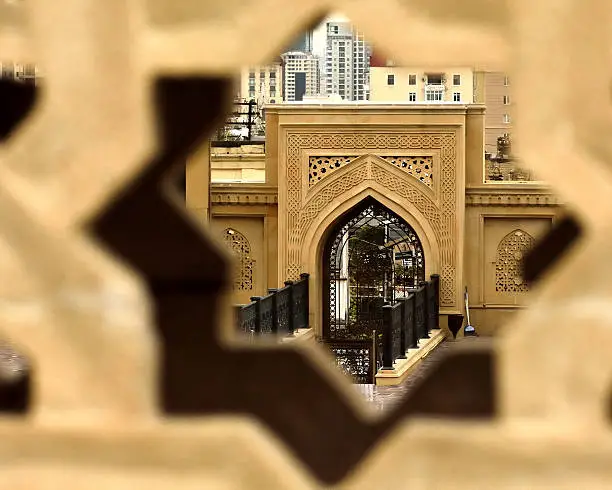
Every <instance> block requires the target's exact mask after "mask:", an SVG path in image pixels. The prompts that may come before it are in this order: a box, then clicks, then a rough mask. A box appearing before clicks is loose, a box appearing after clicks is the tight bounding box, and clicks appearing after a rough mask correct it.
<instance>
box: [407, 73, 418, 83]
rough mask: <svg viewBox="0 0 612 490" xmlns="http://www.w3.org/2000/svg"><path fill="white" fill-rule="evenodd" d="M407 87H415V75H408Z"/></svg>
mask: <svg viewBox="0 0 612 490" xmlns="http://www.w3.org/2000/svg"><path fill="white" fill-rule="evenodd" d="M408 85H416V75H408Z"/></svg>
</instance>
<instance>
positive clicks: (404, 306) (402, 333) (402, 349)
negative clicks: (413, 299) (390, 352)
mask: <svg viewBox="0 0 612 490" xmlns="http://www.w3.org/2000/svg"><path fill="white" fill-rule="evenodd" d="M399 301H400V303H401V305H402V306H401V307H400V308H401V311H400V313H401V318H402V328H401V329H400V355H399V356H398V357H397V358H398V359H406V351H407V350H408V339H407V335H406V334H407V332H406V330H407V328H406V327H407V322H408V318H407V317H408V315H407V311H406V309H407V307H408V302H407V300H406V299H400V300H399Z"/></svg>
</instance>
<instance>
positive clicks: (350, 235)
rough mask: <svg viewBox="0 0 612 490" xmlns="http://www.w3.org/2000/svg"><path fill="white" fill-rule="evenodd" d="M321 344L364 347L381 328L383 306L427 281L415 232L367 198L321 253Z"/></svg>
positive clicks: (337, 227)
mask: <svg viewBox="0 0 612 490" xmlns="http://www.w3.org/2000/svg"><path fill="white" fill-rule="evenodd" d="M323 254H324V255H323V261H322V264H323V271H322V272H323V274H322V278H323V281H322V286H323V332H322V333H323V339H324V340H327V341H332V342H333V341H338V340H342V341H365V340H367V339H371V338H372V332H373V331H374V330H376V331H380V330H381V327H382V306H383V305H384V304H386V303H387V304H391V303H393V302H394V301H395V300H396V299H399V298H401V297H405V296H407V295H408V294H409V292H410V290H411V289H412V288H413V287H414V286H417V285H418V284H419V282H421V281H424V280H425V256H424V253H423V247H422V244H421V241H420V240H419V237H418V236H417V234H416V232H415V231H414V229H413V228H412V227H411V226H410V225H409V224H408V223H407V222H406V221H405V220H403V219H402V218H400V217H399V216H398V215H397V214H395V213H394V212H393V211H391V210H390V209H388V208H387V207H385V206H384V205H382V204H381V203H380V202H378V201H377V200H376V199H374V198H372V197H368V198H366V199H364V200H363V201H361V202H360V203H359V204H358V205H357V206H355V207H354V208H353V209H351V210H350V211H348V212H347V213H345V214H344V215H343V216H341V217H340V218H339V219H338V220H337V221H336V224H335V225H334V226H333V227H332V228H331V229H330V231H329V233H328V234H327V238H326V241H325V246H324V249H323Z"/></svg>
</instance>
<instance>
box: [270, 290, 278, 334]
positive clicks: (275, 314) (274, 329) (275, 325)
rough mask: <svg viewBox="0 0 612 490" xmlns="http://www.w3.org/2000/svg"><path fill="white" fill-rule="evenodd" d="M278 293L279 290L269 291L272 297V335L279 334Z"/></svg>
mask: <svg viewBox="0 0 612 490" xmlns="http://www.w3.org/2000/svg"><path fill="white" fill-rule="evenodd" d="M276 291H278V289H274V288H270V289H268V294H269V295H271V296H272V333H273V334H275V335H276V334H277V333H278V307H277V305H276Z"/></svg>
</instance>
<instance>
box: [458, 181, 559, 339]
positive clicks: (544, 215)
mask: <svg viewBox="0 0 612 490" xmlns="http://www.w3.org/2000/svg"><path fill="white" fill-rule="evenodd" d="M488 185H489V186H490V184H488ZM466 197H467V207H466V213H465V217H466V225H465V256H464V260H465V284H466V286H467V287H468V291H469V299H470V315H471V318H470V319H471V323H472V325H474V326H475V327H476V328H477V330H478V332H479V333H480V334H482V335H493V334H495V333H496V332H498V330H499V329H500V328H501V327H502V326H503V325H504V323H506V322H507V321H508V320H509V318H510V317H511V316H512V315H513V314H515V313H516V312H517V311H518V310H520V309H521V308H524V307H526V306H528V305H529V303H530V301H531V300H532V298H533V291H528V292H512V293H508V292H499V291H496V287H495V281H496V266H499V265H501V261H500V260H499V258H498V256H497V251H498V248H499V247H500V244H501V241H502V240H503V239H504V238H505V237H506V236H507V235H508V234H510V233H512V232H513V231H515V230H520V231H521V232H524V233H527V234H529V235H530V236H531V237H533V238H534V239H536V240H537V239H538V238H540V237H541V236H542V235H543V234H545V232H546V231H547V230H549V229H550V227H551V226H552V224H553V223H554V221H555V220H556V219H558V217H559V216H560V214H561V213H562V212H563V208H562V207H561V206H560V205H559V202H558V200H557V198H556V197H554V196H552V195H551V194H550V191H549V190H548V189H546V188H544V187H542V186H531V185H529V184H526V185H521V184H515V185H513V186H505V187H504V186H494V185H493V186H491V187H487V186H486V185H484V186H483V185H481V186H474V187H472V188H468V189H466ZM519 252H520V251H519V250H511V253H513V254H514V253H519ZM521 258H522V256H516V260H517V261H520V260H521Z"/></svg>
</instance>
